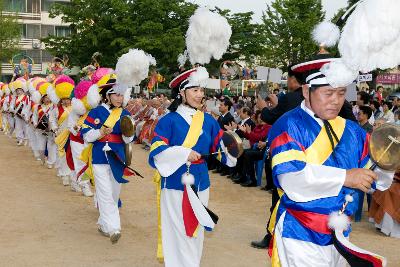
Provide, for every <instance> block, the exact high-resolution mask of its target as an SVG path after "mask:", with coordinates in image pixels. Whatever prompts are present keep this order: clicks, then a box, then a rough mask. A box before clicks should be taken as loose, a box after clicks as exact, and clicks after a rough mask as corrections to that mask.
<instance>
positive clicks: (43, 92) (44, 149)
mask: <svg viewBox="0 0 400 267" xmlns="http://www.w3.org/2000/svg"><path fill="white" fill-rule="evenodd" d="M49 86H51V84H50V83H48V82H40V83H38V84H37V85H36V91H35V92H34V93H33V95H32V100H33V101H34V102H35V103H36V104H37V106H35V109H34V111H33V114H32V122H33V126H34V127H35V133H36V142H37V150H38V153H39V155H40V159H41V160H42V164H43V165H44V164H45V163H47V168H48V169H52V168H53V167H54V165H55V164H56V162H57V145H56V144H55V143H54V132H52V131H51V128H50V122H49V116H50V111H51V109H52V108H53V104H52V103H51V100H50V98H49V97H48V95H47V88H48V87H49ZM46 157H47V160H46Z"/></svg>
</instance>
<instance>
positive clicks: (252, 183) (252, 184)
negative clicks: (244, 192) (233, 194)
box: [240, 181, 257, 187]
mask: <svg viewBox="0 0 400 267" xmlns="http://www.w3.org/2000/svg"><path fill="white" fill-rule="evenodd" d="M240 185H241V186H243V187H256V186H257V183H256V182H254V181H246V182H244V183H241V184H240Z"/></svg>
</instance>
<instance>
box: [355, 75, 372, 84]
mask: <svg viewBox="0 0 400 267" xmlns="http://www.w3.org/2000/svg"><path fill="white" fill-rule="evenodd" d="M370 81H372V74H371V73H367V74H360V75H358V82H359V83H363V82H370Z"/></svg>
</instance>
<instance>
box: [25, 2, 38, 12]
mask: <svg viewBox="0 0 400 267" xmlns="http://www.w3.org/2000/svg"><path fill="white" fill-rule="evenodd" d="M26 11H27V13H34V14H40V0H26Z"/></svg>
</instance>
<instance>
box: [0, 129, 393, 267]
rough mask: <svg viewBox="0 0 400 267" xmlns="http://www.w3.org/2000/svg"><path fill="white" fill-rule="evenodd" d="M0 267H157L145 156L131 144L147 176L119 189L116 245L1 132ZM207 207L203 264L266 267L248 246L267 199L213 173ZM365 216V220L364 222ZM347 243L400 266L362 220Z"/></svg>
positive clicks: (259, 230) (91, 212) (89, 209)
mask: <svg viewBox="0 0 400 267" xmlns="http://www.w3.org/2000/svg"><path fill="white" fill-rule="evenodd" d="M0 147H1V152H0V182H1V186H0V201H1V203H2V205H1V209H0V218H1V219H0V229H1V234H0V266H7V267H8V266H30V267H34V266H74V267H75V266H84V267H89V266H107V267H108V266H113V267H114V266H115V267H116V266H118V267H122V266H124V267H125V266H140V267H141V266H145V267H153V266H154V267H160V266H162V265H161V264H159V263H158V262H157V260H156V258H155V253H156V241H157V233H156V229H157V228H156V226H157V216H156V214H157V211H156V194H155V188H154V184H153V183H152V173H153V170H152V169H150V167H149V166H148V165H147V155H148V152H146V151H144V150H142V149H141V148H140V146H135V150H134V153H135V154H134V159H133V160H134V163H133V165H134V166H135V168H136V169H137V170H138V171H140V172H141V173H142V174H143V175H144V176H145V179H141V178H134V179H131V182H130V183H128V184H127V185H124V186H123V189H122V196H121V199H122V200H123V202H124V206H123V208H122V209H121V221H122V238H121V239H120V241H119V242H118V244H116V245H112V244H111V243H110V241H109V240H108V239H107V238H105V237H103V236H101V235H100V234H99V233H98V232H97V228H96V220H97V210H96V209H95V208H94V205H93V201H92V198H84V197H82V196H81V195H80V194H78V193H74V192H71V191H70V189H69V187H64V186H62V184H61V180H60V178H58V177H56V175H55V173H56V172H55V170H48V169H46V168H44V167H43V166H41V165H40V164H39V163H38V162H37V161H35V160H34V159H33V156H32V154H31V152H30V150H29V149H28V148H27V147H16V145H15V141H14V140H12V139H9V138H7V137H5V136H4V135H3V134H0ZM211 180H212V184H213V185H212V188H211V195H210V207H211V208H212V210H213V211H215V212H216V213H217V214H218V215H219V216H220V222H219V223H218V226H217V227H216V229H215V231H214V232H212V233H206V238H205V244H204V253H203V259H202V266H206V267H214V266H224V267H225V266H230V267H243V266H246V267H250V266H251V267H258V266H260V267H261V266H263V267H265V266H270V263H269V258H268V256H267V252H266V250H257V249H253V248H251V247H250V245H249V243H250V241H251V240H256V239H259V238H261V237H262V236H263V234H264V232H265V222H266V219H267V216H268V215H269V211H268V207H269V205H270V203H271V195H270V194H268V193H265V192H264V191H261V190H259V189H258V188H242V187H240V186H238V185H234V184H233V183H232V182H231V181H230V180H229V179H227V178H224V177H220V176H217V175H212V177H211ZM365 220H366V214H365V215H364V221H365ZM353 228H354V232H353V235H352V239H351V240H352V241H353V242H354V243H356V244H358V245H360V246H361V247H363V248H365V249H369V250H371V251H374V252H376V253H378V254H381V255H385V256H386V257H387V258H388V261H389V265H388V266H400V253H399V251H400V250H399V247H400V242H399V240H398V239H397V240H396V239H394V238H388V237H385V236H383V235H382V234H379V233H377V232H376V231H375V228H374V227H373V226H372V225H371V224H369V223H367V222H362V223H358V224H354V225H353Z"/></svg>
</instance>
